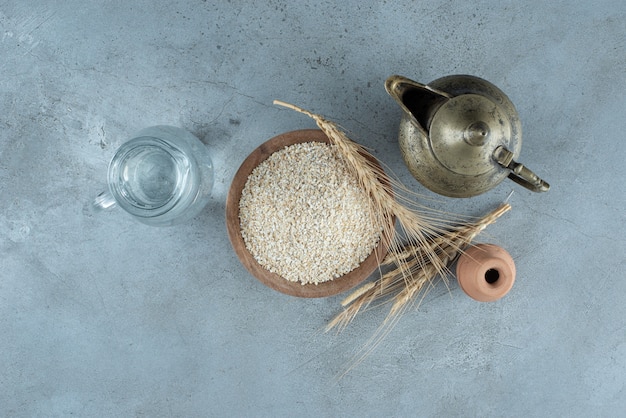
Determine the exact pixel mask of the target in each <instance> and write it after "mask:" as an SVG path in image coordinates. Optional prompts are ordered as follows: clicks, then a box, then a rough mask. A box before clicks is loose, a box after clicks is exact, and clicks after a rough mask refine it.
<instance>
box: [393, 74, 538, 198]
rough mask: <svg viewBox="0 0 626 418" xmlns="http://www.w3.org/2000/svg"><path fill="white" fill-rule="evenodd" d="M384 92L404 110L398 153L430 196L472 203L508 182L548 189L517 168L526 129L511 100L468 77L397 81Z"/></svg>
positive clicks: (520, 166) (481, 80) (530, 172)
mask: <svg viewBox="0 0 626 418" xmlns="http://www.w3.org/2000/svg"><path fill="white" fill-rule="evenodd" d="M385 88H386V90H387V92H388V93H389V95H390V96H391V97H393V98H394V99H395V100H396V101H397V102H398V104H399V105H400V107H401V108H402V110H403V111H404V112H403V115H402V119H401V120H400V128H399V139H398V142H399V144H400V150H401V152H402V156H403V158H404V162H405V163H406V165H407V167H408V168H409V171H410V172H411V174H412V175H413V177H415V178H416V179H417V180H418V181H419V182H420V183H422V184H423V185H424V186H426V187H427V188H429V189H430V190H432V191H434V192H436V193H439V194H442V195H445V196H450V197H470V196H475V195H478V194H481V193H484V192H486V191H487V190H489V189H491V188H493V187H495V186H497V185H498V184H499V183H500V182H501V181H502V180H504V179H505V178H506V177H509V178H510V179H511V180H513V181H515V182H516V183H518V184H520V185H522V186H524V187H526V188H528V189H530V190H532V191H535V192H545V191H547V190H548V189H549V188H550V185H549V184H548V183H546V182H545V181H543V180H542V179H540V178H539V177H538V176H537V175H535V174H534V173H533V172H532V171H530V170H529V169H528V168H526V167H525V166H524V165H522V164H520V163H518V162H516V161H515V160H516V159H517V158H518V157H519V154H520V151H521V147H522V126H521V123H520V120H519V117H518V114H517V111H516V110H515V107H514V106H513V103H511V101H510V100H509V98H508V97H507V96H506V95H505V94H504V93H503V92H502V91H500V90H499V89H498V88H497V87H496V86H494V85H493V84H491V83H489V82H488V81H485V80H483V79H481V78H478V77H474V76H469V75H451V76H447V77H442V78H439V79H437V80H435V81H433V82H431V83H430V84H428V85H424V84H421V83H418V82H416V81H413V80H409V79H408V78H406V77H402V76H398V75H394V76H391V77H389V78H388V79H387V81H386V82H385Z"/></svg>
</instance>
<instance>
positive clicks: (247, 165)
mask: <svg viewBox="0 0 626 418" xmlns="http://www.w3.org/2000/svg"><path fill="white" fill-rule="evenodd" d="M304 142H323V143H327V144H330V143H331V141H330V140H329V139H328V137H327V136H326V134H325V133H324V132H323V131H321V130H319V129H300V130H295V131H290V132H285V133H282V134H279V135H277V136H275V137H273V138H271V139H269V140H267V141H266V142H264V143H263V144H261V145H260V146H259V147H257V148H256V149H255V150H254V151H252V153H250V155H248V157H247V158H246V159H245V160H244V161H243V163H242V164H241V166H240V167H239V169H238V170H237V172H236V174H235V176H234V177H233V181H232V183H231V186H230V189H229V191H228V196H227V198H226V228H227V231H228V237H229V239H230V242H231V245H232V247H233V249H234V251H235V253H236V254H237V257H238V258H239V260H240V261H241V263H242V264H243V265H244V267H245V268H246V269H247V270H248V272H249V273H250V274H252V276H254V277H255V278H256V279H257V280H259V281H260V282H261V283H263V284H264V285H266V286H268V287H270V288H272V289H274V290H276V291H278V292H281V293H284V294H287V295H291V296H296V297H303V298H319V297H327V296H333V295H336V294H339V293H342V292H344V291H347V290H350V289H351V288H353V287H355V286H356V285H358V284H360V283H361V282H363V281H364V280H365V279H367V278H368V277H369V276H370V275H371V274H372V273H373V272H374V271H375V270H377V269H378V268H379V266H380V263H381V262H382V260H383V259H384V258H385V256H386V254H387V251H388V249H389V241H390V237H385V236H384V235H385V234H382V235H383V236H381V239H380V240H379V242H378V245H377V246H376V247H375V248H374V250H373V251H372V252H371V253H370V255H369V256H368V257H367V258H366V259H365V260H364V261H363V262H362V263H361V264H360V265H359V266H358V267H357V268H355V269H354V270H352V271H350V272H349V273H346V274H344V275H343V276H341V277H338V278H336V279H333V280H329V281H326V282H321V283H318V284H314V283H307V284H302V283H300V282H292V281H289V280H287V279H285V278H283V277H282V276H280V275H278V274H276V273H272V272H270V271H269V270H267V269H265V267H263V266H262V265H261V264H259V263H258V262H257V261H256V259H255V258H254V257H253V256H252V254H251V253H250V252H249V251H248V249H247V247H246V245H245V242H244V240H243V236H242V235H241V226H240V221H239V200H240V198H241V193H242V191H243V188H244V187H245V184H246V181H247V179H248V177H249V175H250V174H251V173H252V170H254V168H256V167H257V166H258V165H259V164H260V163H261V162H263V161H265V159H267V158H268V157H269V156H270V155H271V154H272V153H274V152H276V151H278V150H280V149H283V148H285V147H287V146H289V145H294V144H298V143H304ZM373 162H374V163H375V164H377V165H379V166H380V163H379V162H378V161H377V160H376V159H374V160H373ZM381 170H382V168H381ZM394 221H395V219H391V220H390V222H392V225H393V222H394Z"/></svg>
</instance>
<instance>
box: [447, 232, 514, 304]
mask: <svg viewBox="0 0 626 418" xmlns="http://www.w3.org/2000/svg"><path fill="white" fill-rule="evenodd" d="M456 277H457V280H458V281H459V285H460V286H461V289H463V291H464V292H465V293H466V294H467V295H468V296H469V297H471V298H472V299H475V300H477V301H479V302H492V301H494V300H498V299H500V298H501V297H503V296H504V295H506V294H507V293H508V292H509V290H511V288H512V287H513V282H514V281H515V263H514V261H513V258H512V257H511V255H510V254H509V253H508V252H506V250H504V249H503V248H501V247H498V246H497V245H493V244H477V245H474V246H472V247H470V248H468V249H467V250H466V251H465V252H463V254H461V256H460V257H459V261H458V262H457V266H456Z"/></svg>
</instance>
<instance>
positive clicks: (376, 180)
mask: <svg viewBox="0 0 626 418" xmlns="http://www.w3.org/2000/svg"><path fill="white" fill-rule="evenodd" d="M274 104H277V105H280V106H283V107H286V108H289V109H292V110H295V111H297V112H299V113H302V114H305V115H307V116H309V117H310V118H312V119H313V120H314V121H315V122H316V124H317V126H318V127H319V128H320V129H321V130H322V131H323V132H324V133H325V134H326V136H327V137H328V139H329V140H330V141H331V143H332V144H334V145H335V146H337V148H338V150H339V151H340V154H341V155H342V156H343V158H344V160H345V161H346V162H347V165H348V168H349V169H350V170H351V171H352V173H353V174H354V175H355V176H356V178H357V179H358V181H359V183H360V185H361V187H362V188H363V189H364V190H365V192H366V193H367V194H368V195H369V196H370V197H371V204H372V207H371V210H370V212H371V214H372V222H375V224H374V225H375V226H376V227H380V228H381V230H382V231H383V236H384V238H385V239H386V240H387V242H389V243H390V253H391V257H393V253H394V252H395V251H396V250H397V249H398V248H400V246H401V244H402V242H403V241H408V242H410V243H411V244H413V246H414V248H423V249H426V248H427V249H432V251H429V252H426V253H424V255H425V256H426V258H427V259H428V260H429V261H430V263H431V264H432V265H433V267H434V268H435V269H436V270H437V272H438V273H440V274H443V273H445V268H446V266H445V264H443V263H441V260H440V259H439V258H438V257H437V253H436V252H435V250H436V245H433V244H435V241H433V239H432V237H436V236H439V235H440V234H441V233H442V232H443V231H444V230H445V229H444V228H445V226H447V225H449V224H450V222H451V220H450V221H446V220H444V219H443V217H442V215H441V213H438V214H430V213H428V209H427V208H425V207H424V206H422V205H420V204H419V203H417V202H415V201H412V200H410V199H409V198H407V197H402V198H401V199H396V197H395V196H394V193H393V188H394V186H396V187H397V188H399V189H401V190H406V188H405V187H404V186H403V185H401V184H400V183H399V182H397V181H394V180H389V179H388V177H387V176H386V174H385V173H384V172H383V171H382V170H381V169H380V168H379V167H378V166H377V165H375V164H373V163H372V162H371V161H373V160H375V159H374V157H373V156H372V155H371V154H370V153H369V151H368V150H367V149H366V148H364V147H363V146H361V145H359V144H357V143H356V142H354V141H352V140H351V139H350V138H348V137H347V135H346V134H345V133H344V132H343V131H342V130H341V129H340V128H339V127H338V126H337V125H336V124H335V123H333V122H331V121H328V120H326V119H325V118H323V117H322V116H320V115H316V114H314V113H312V112H309V111H308V110H304V109H302V108H300V107H298V106H295V105H293V104H289V103H285V102H283V101H280V100H275V101H274ZM401 200H402V201H403V202H401ZM407 203H408V204H407ZM409 204H410V205H411V207H410V206H409ZM420 209H421V210H420ZM424 209H426V211H424ZM430 212H433V211H430ZM394 218H395V219H396V220H397V221H398V223H399V225H400V227H401V230H402V232H403V235H404V237H405V238H404V239H403V238H402V237H401V236H400V235H398V234H396V233H395V228H394V226H393V225H392V224H391V223H390V222H389V219H394ZM400 266H401V267H402V265H400ZM407 274H408V271H407Z"/></svg>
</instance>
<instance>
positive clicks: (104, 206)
mask: <svg viewBox="0 0 626 418" xmlns="http://www.w3.org/2000/svg"><path fill="white" fill-rule="evenodd" d="M116 205H117V203H116V202H115V198H113V195H111V193H109V192H102V193H100V194H99V195H98V196H96V198H95V199H94V200H93V202H91V207H92V209H93V211H94V212H101V211H103V210H110V209H113V208H114V207H115V206H116Z"/></svg>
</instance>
